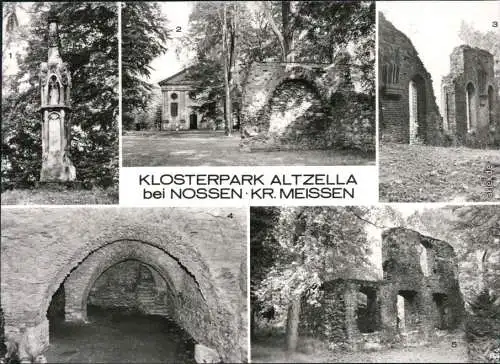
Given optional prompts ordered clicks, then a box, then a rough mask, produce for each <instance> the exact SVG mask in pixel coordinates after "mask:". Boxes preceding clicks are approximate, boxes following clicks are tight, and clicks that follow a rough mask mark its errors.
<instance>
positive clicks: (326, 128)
mask: <svg viewBox="0 0 500 364" xmlns="http://www.w3.org/2000/svg"><path fill="white" fill-rule="evenodd" d="M345 58H346V57H344V58H342V57H339V61H338V62H337V63H335V64H332V65H327V64H306V63H278V62H277V63H254V64H253V65H252V67H251V68H250V71H249V74H248V76H247V78H246V80H245V82H244V85H243V87H244V88H243V89H244V91H243V95H242V109H241V113H242V122H241V124H242V128H241V133H242V134H241V135H242V141H241V146H242V148H243V149H244V150H249V151H251V150H262V149H263V150H268V149H269V150H276V149H281V150H283V149H285V150H286V149H293V150H303V149H329V148H355V149H365V150H370V151H372V150H374V145H375V143H374V135H375V132H374V126H375V114H374V108H370V105H371V104H370V102H371V100H370V98H369V97H365V98H363V97H358V96H359V94H357V93H356V92H354V87H353V85H352V83H351V80H350V73H351V69H350V67H351V66H350V65H349V62H348V59H345ZM363 96H365V95H363Z"/></svg>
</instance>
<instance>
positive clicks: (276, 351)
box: [252, 338, 469, 363]
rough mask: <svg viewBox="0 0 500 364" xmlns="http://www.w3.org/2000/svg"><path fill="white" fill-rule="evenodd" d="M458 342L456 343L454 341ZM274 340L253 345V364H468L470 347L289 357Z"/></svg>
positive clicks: (446, 343) (442, 344) (438, 345)
mask: <svg viewBox="0 0 500 364" xmlns="http://www.w3.org/2000/svg"><path fill="white" fill-rule="evenodd" d="M453 340H455V339H453ZM273 344H276V343H275V342H274V338H269V339H268V340H266V342H262V341H260V340H259V342H258V343H254V342H252V362H253V363H468V362H469V360H468V355H467V345H466V344H465V343H463V342H461V340H459V341H458V342H456V345H455V344H453V345H452V340H451V339H450V340H442V341H438V342H433V343H432V344H429V345H425V346H416V347H402V348H393V349H382V350H380V351H358V352H329V351H326V350H324V351H318V350H312V351H310V352H309V353H305V352H300V351H298V352H295V353H291V354H289V353H287V352H286V351H285V350H283V349H281V348H280V347H281V346H282V345H283V343H281V345H278V346H277V345H273Z"/></svg>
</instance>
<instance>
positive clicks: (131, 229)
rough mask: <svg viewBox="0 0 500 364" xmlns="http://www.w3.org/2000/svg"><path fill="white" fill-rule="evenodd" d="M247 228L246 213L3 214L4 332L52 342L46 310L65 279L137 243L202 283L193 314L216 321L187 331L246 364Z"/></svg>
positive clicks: (67, 210)
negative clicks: (94, 258) (96, 258)
mask: <svg viewBox="0 0 500 364" xmlns="http://www.w3.org/2000/svg"><path fill="white" fill-rule="evenodd" d="M81 221H85V224H81V223H80V222H81ZM245 221H246V216H245V212H244V210H242V209H224V210H222V209H204V210H200V209H182V208H175V209H168V208H163V209H153V208H150V209H127V208H122V209H118V208H113V207H109V208H100V209H89V208H65V209H42V208H32V209H15V210H12V209H11V210H6V211H2V221H1V222H2V246H1V263H2V264H1V276H2V280H1V291H2V295H1V306H2V308H3V310H4V314H5V329H6V331H7V332H10V333H16V332H17V333H18V332H19V329H20V328H21V327H22V326H23V325H25V326H26V327H27V328H28V330H32V331H34V332H35V333H38V334H40V335H38V336H39V340H38V341H39V343H43V342H47V343H48V339H49V337H48V321H47V319H46V314H47V309H48V307H49V303H50V301H51V298H52V296H53V294H54V293H55V292H56V290H57V289H58V288H59V287H60V285H61V284H62V283H63V282H64V280H65V279H66V278H67V277H68V276H69V275H70V273H71V272H72V271H74V269H75V268H77V267H78V266H79V265H80V264H81V263H82V262H84V261H85V260H86V259H87V258H88V257H89V256H90V255H91V254H93V252H98V251H100V250H102V249H104V248H105V247H106V246H108V245H115V244H118V243H119V242H123V241H134V242H138V243H139V244H144V245H148V246H150V247H152V248H154V249H157V250H160V251H161V252H162V256H169V257H170V259H174V260H175V261H176V262H177V263H176V264H178V265H180V266H181V267H182V269H183V270H184V271H186V272H187V273H188V275H189V276H190V277H191V278H192V279H193V280H194V281H195V282H196V292H199V294H200V295H201V296H202V299H199V300H195V298H193V297H195V295H194V293H195V291H193V290H194V288H192V290H191V292H190V293H188V294H189V295H190V297H189V298H191V299H192V300H193V302H196V303H198V306H196V305H194V304H191V305H190V306H189V307H190V308H191V309H194V308H195V307H200V305H202V306H203V305H204V306H206V310H203V311H204V313H203V314H202V316H203V320H206V319H208V318H210V322H207V321H204V326H201V324H200V327H190V328H185V329H186V331H188V332H189V333H190V334H191V335H192V336H193V337H198V341H199V342H200V343H202V344H204V345H207V346H209V347H213V348H215V349H217V350H218V351H219V353H220V354H221V356H222V358H223V360H225V361H230V362H235V361H241V360H243V358H244V356H245V355H246V348H242V347H240V343H241V336H244V337H246V326H245V330H242V323H241V322H240V321H241V317H242V315H241V310H245V312H246V299H245V300H244V299H243V297H242V292H241V290H240V285H239V282H240V280H241V277H240V275H241V272H240V266H241V261H242V259H243V257H244V259H246V254H245V253H246V230H245ZM19 261H22V262H23V264H18V262H19ZM144 263H146V264H150V265H152V266H154V268H155V269H156V268H158V269H157V270H158V271H161V269H162V267H163V271H164V272H163V273H164V274H162V276H168V274H167V273H168V272H170V273H171V270H170V271H169V270H168V267H165V266H164V265H162V264H160V262H156V263H155V262H154V261H153V262H151V261H147V262H144ZM155 265H156V266H155ZM170 276H172V274H170ZM184 287H189V286H184ZM188 292H189V289H188ZM180 312H181V313H182V314H183V315H185V314H187V311H180ZM206 313H208V314H206ZM194 314H197V315H199V313H198V312H196V313H194ZM194 322H195V323H196V322H197V321H196V320H194ZM198 323H199V322H198Z"/></svg>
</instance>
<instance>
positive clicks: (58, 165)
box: [40, 16, 76, 182]
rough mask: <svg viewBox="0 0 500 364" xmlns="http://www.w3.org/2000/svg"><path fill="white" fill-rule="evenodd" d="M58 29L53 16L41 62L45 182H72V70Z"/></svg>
mask: <svg viewBox="0 0 500 364" xmlns="http://www.w3.org/2000/svg"><path fill="white" fill-rule="evenodd" d="M57 30H58V29H57V19H56V18H55V17H54V16H50V17H49V28H48V31H49V51H48V57H47V62H42V64H41V65H40V96H41V100H40V101H41V107H40V111H41V113H42V170H41V172H40V181H41V182H69V181H74V180H75V179H76V170H75V167H74V165H73V163H72V162H71V159H70V157H69V146H70V143H71V135H70V132H69V131H70V129H71V127H70V123H69V113H70V111H71V107H70V93H71V74H70V71H69V67H68V64H67V63H65V62H63V61H62V58H61V56H60V54H59V46H58V45H59V41H58V39H59V38H58V33H57Z"/></svg>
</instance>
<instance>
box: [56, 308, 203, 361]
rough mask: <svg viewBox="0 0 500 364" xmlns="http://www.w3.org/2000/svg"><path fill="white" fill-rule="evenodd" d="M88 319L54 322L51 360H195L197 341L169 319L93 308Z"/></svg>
mask: <svg viewBox="0 0 500 364" xmlns="http://www.w3.org/2000/svg"><path fill="white" fill-rule="evenodd" d="M89 320H90V321H91V323H90V324H86V325H83V324H82V325H74V324H67V323H64V322H60V321H59V322H57V321H55V320H53V321H51V329H50V330H51V332H50V343H51V345H50V347H49V349H48V351H47V352H46V357H47V361H48V362H49V363H168V362H174V363H195V361H194V342H193V341H192V339H191V338H190V336H189V335H188V334H187V333H186V332H185V331H184V330H182V329H181V328H180V327H179V326H178V325H176V324H175V323H174V322H172V321H169V320H168V319H165V318H163V317H160V316H144V315H140V314H126V313H120V312H119V311H117V312H113V311H109V310H94V311H93V312H90V311H89Z"/></svg>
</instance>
